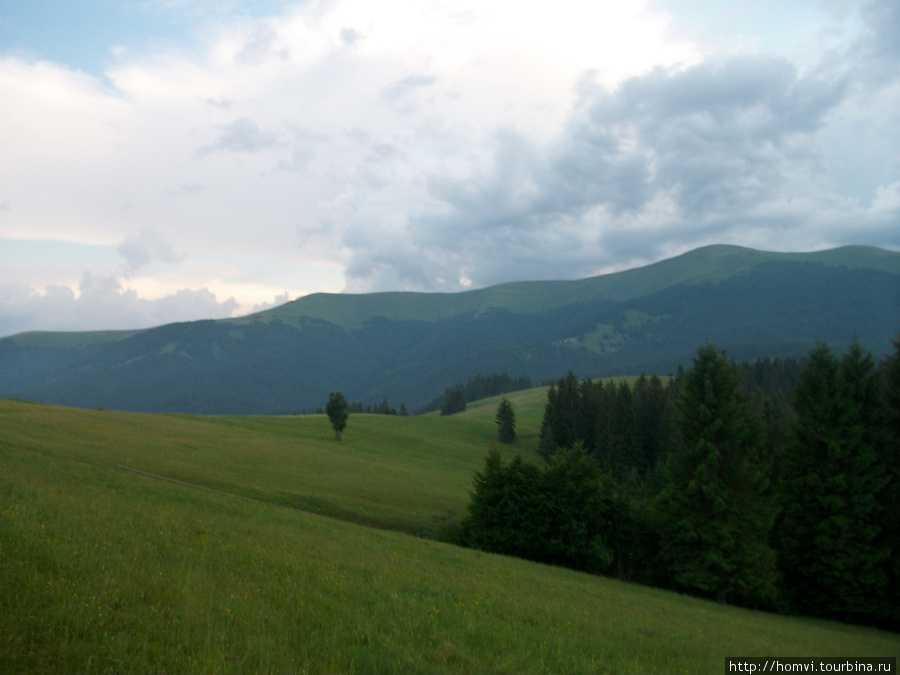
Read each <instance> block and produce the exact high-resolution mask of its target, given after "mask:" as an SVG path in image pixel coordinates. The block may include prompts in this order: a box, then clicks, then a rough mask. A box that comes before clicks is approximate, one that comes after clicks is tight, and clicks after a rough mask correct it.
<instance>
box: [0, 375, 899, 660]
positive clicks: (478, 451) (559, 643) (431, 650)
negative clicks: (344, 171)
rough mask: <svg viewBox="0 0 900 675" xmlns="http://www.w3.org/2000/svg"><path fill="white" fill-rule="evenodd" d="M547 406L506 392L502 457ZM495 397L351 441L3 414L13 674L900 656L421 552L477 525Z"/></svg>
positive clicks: (309, 420)
mask: <svg viewBox="0 0 900 675" xmlns="http://www.w3.org/2000/svg"><path fill="white" fill-rule="evenodd" d="M544 396H545V393H544V391H543V390H531V391H526V392H518V393H516V394H512V395H510V397H509V398H510V399H511V400H512V401H513V405H514V407H515V409H516V414H517V419H518V430H519V433H520V436H521V438H520V440H519V441H518V442H517V443H516V444H515V445H514V446H513V447H512V448H511V449H510V450H509V452H510V453H514V452H520V453H521V454H523V455H524V456H525V457H526V458H533V457H534V455H535V447H536V445H537V435H538V427H539V423H540V416H541V412H542V410H543V404H544ZM496 403H497V401H496V399H493V400H488V401H485V402H483V403H482V404H479V405H471V406H470V408H469V409H468V410H467V411H466V412H464V413H461V414H460V415H457V416H453V417H449V418H446V417H440V416H438V415H426V416H421V417H412V418H400V417H387V416H379V415H351V417H350V420H349V424H348V426H347V429H346V431H345V433H344V440H343V441H341V442H337V441H336V440H335V439H334V435H333V432H332V431H331V429H330V426H329V424H328V421H327V419H326V418H325V417H324V416H301V417H188V416H181V415H138V414H128V413H115V412H108V411H87V410H74V409H67V408H59V407H54V406H45V405H35V404H30V403H24V402H19V401H0V672H2V673H7V672H8V673H38V672H40V673H105V672H117V673H119V672H128V673H131V672H136V673H253V672H259V673H446V672H461V673H462V672H464V673H582V672H600V673H617V674H627V673H654V672H658V673H674V674H677V673H724V672H727V665H726V663H725V659H726V658H727V657H728V656H767V655H781V656H790V655H793V656H896V655H897V654H898V653H900V636H898V635H896V634H892V633H887V632H883V631H877V630H872V629H866V628H860V627H852V626H845V625H841V624H838V623H832V622H825V621H814V620H805V619H795V618H787V617H779V616H773V615H770V614H764V613H760V612H753V611H749V610H744V609H737V608H732V607H727V606H720V605H716V604H715V603H710V602H706V601H702V600H697V599H694V598H689V597H686V596H680V595H677V594H673V593H669V592H664V591H660V590H656V589H650V588H644V587H640V586H634V585H629V584H624V583H620V582H618V581H614V580H611V579H605V578H600V577H593V576H589V575H586V574H581V573H577V572H572V571H569V570H562V569H555V568H551V567H547V566H542V565H538V564H535V563H530V562H525V561H520V560H515V559H511V558H504V557H501V556H494V555H488V554H484V553H481V552H478V551H471V550H465V549H460V548H457V547H453V546H449V545H446V544H442V543H438V542H436V541H432V540H428V539H423V538H421V537H419V536H411V535H425V536H430V535H433V534H434V533H435V532H437V531H438V529H439V528H440V527H441V525H442V524H443V523H444V522H445V521H447V520H448V519H452V518H456V517H459V516H460V515H462V514H463V513H464V511H465V508H466V504H467V502H468V491H469V488H470V486H471V483H472V474H473V472H474V471H476V470H477V469H479V468H480V467H481V465H482V462H483V458H484V455H485V454H486V451H487V448H488V446H489V444H490V442H491V440H492V437H493V436H494V433H495V431H496V427H495V425H494V422H493V414H494V410H495V409H496ZM505 451H506V450H505ZM120 467H129V468H131V469H136V470H138V471H143V472H147V473H151V474H155V475H157V476H162V477H165V478H168V479H171V480H160V479H158V478H153V477H150V476H148V475H145V474H141V473H137V472H135V471H129V470H125V469H123V468H120ZM172 481H182V482H183V483H189V484H192V485H196V486H200V487H204V488H207V489H206V490H201V489H196V488H193V487H189V486H186V485H184V484H180V483H176V482H172ZM372 525H374V526H375V527H370V526H372Z"/></svg>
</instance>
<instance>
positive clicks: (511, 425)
mask: <svg viewBox="0 0 900 675" xmlns="http://www.w3.org/2000/svg"><path fill="white" fill-rule="evenodd" d="M496 419H497V437H498V438H499V439H500V442H501V443H512V442H513V441H515V440H516V413H515V411H514V410H513V407H512V403H510V402H509V399H507V398H506V397H505V396H504V397H503V398H502V399H500V405H498V406H497V416H496Z"/></svg>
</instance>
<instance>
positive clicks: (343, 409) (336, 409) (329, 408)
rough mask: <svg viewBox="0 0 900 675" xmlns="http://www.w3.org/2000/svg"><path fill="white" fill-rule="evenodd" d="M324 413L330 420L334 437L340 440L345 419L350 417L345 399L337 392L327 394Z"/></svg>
mask: <svg viewBox="0 0 900 675" xmlns="http://www.w3.org/2000/svg"><path fill="white" fill-rule="evenodd" d="M325 413H326V414H327V415H328V419H329V420H331V428H332V429H334V435H335V437H336V438H337V439H338V440H341V432H342V431H343V430H344V427H346V426H347V418H348V417H350V405H349V404H348V403H347V399H345V398H344V395H343V394H342V393H341V392H339V391H333V392H331V393H330V394H328V405H326V406H325Z"/></svg>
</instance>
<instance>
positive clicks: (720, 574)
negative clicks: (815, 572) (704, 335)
mask: <svg viewBox="0 0 900 675" xmlns="http://www.w3.org/2000/svg"><path fill="white" fill-rule="evenodd" d="M739 384H740V382H739V378H738V375H737V372H736V371H735V369H734V367H733V366H732V365H731V364H730V363H729V362H728V360H727V357H726V355H725V353H724V352H721V353H720V352H718V351H717V350H716V349H715V347H713V346H712V345H707V346H705V347H702V348H701V349H700V350H698V352H697V357H696V358H695V359H694V365H693V367H692V368H691V370H689V371H688V372H687V373H686V374H685V381H684V389H683V391H682V395H681V397H680V400H679V402H678V413H679V417H678V429H679V432H680V435H681V438H682V448H681V449H680V450H679V451H678V452H676V453H673V454H672V455H670V458H669V464H668V473H669V484H668V486H667V488H666V490H665V491H664V493H663V494H662V496H661V499H660V507H661V519H662V524H663V527H662V530H661V537H662V539H661V548H662V554H663V556H664V558H665V560H667V561H668V563H669V566H670V570H671V572H672V574H673V576H674V579H675V581H676V582H677V583H678V584H679V585H680V586H682V587H685V588H687V589H693V590H695V591H700V592H701V593H703V594H705V595H708V596H710V597H714V598H716V600H718V601H720V602H725V601H729V600H732V599H733V600H737V601H740V602H744V603H756V602H760V601H762V602H770V601H772V600H773V599H774V597H775V593H776V591H775V588H776V587H775V581H776V569H775V553H774V551H773V550H772V549H771V548H770V547H769V543H768V537H769V532H770V530H771V527H772V522H773V519H774V509H773V507H772V505H771V503H770V500H769V498H768V497H767V495H766V492H767V487H768V480H767V477H766V471H765V467H764V466H762V465H761V462H760V430H759V426H758V425H757V424H756V423H755V421H754V420H753V419H752V418H751V416H750V413H749V410H748V407H747V405H746V403H745V401H744V400H743V398H742V396H741V394H740V391H739Z"/></svg>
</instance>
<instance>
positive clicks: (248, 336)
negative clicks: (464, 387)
mask: <svg viewBox="0 0 900 675" xmlns="http://www.w3.org/2000/svg"><path fill="white" fill-rule="evenodd" d="M898 334H900V253H896V252H891V251H885V250H882V249H878V248H872V247H862V246H850V247H843V248H838V249H833V250H829V251H821V252H816V253H769V252H762V251H755V250H752V249H746V248H739V247H735V246H708V247H704V248H701V249H697V250H695V251H691V252H689V253H686V254H684V255H681V256H678V257H676V258H672V259H669V260H664V261H662V262H658V263H655V264H652V265H648V266H646V267H641V268H638V269H633V270H628V271H625V272H619V273H615V274H607V275H602V276H597V277H591V278H589V279H581V280H578V281H525V282H517V283H508V284H501V285H499V286H492V287H489V288H484V289H479V290H474V291H467V292H463V293H371V294H363V295H349V294H321V293H320V294H314V295H308V296H306V297H303V298H300V299H299V300H295V301H293V302H289V303H287V304H285V305H282V306H280V307H277V308H275V309H271V310H268V311H265V312H260V313H258V314H253V315H251V316H247V317H242V318H239V319H225V320H219V321H193V322H188V323H177V324H170V325H166V326H161V327H159V328H152V329H148V330H135V331H102V332H85V333H47V332H35V333H22V334H19V335H14V336H12V337H7V338H4V339H2V340H0V396H2V397H18V398H25V399H30V400H34V401H41V402H48V403H58V404H63V405H71V406H77V407H87V408H97V407H103V408H108V409H119V410H135V411H147V412H160V411H177V412H189V413H239V414H256V413H260V414H263V413H280V412H301V411H312V410H314V409H315V408H318V407H321V406H324V404H325V402H326V400H327V398H328V393H329V392H330V391H342V392H343V393H344V395H345V396H346V397H347V399H348V400H351V401H361V402H363V403H378V402H380V401H382V400H383V399H387V400H388V401H389V402H390V403H391V404H392V405H394V406H395V407H398V408H399V406H400V404H401V403H405V404H406V406H407V407H408V408H409V409H410V410H415V409H416V408H417V407H419V406H421V405H424V404H425V403H426V402H428V401H429V400H431V399H433V398H434V397H435V396H437V395H438V394H440V393H441V392H442V391H443V390H444V389H445V388H446V387H448V386H452V385H453V384H456V383H462V382H464V381H465V380H467V379H468V378H469V377H472V376H474V375H476V374H490V373H499V372H507V373H509V374H510V375H512V376H522V375H528V376H530V377H531V378H532V381H534V382H536V383H537V382H541V381H543V380H545V379H548V378H558V377H561V376H563V375H565V373H566V372H567V371H568V370H569V369H571V370H573V371H574V372H575V373H576V375H577V376H578V377H582V378H583V377H600V376H607V375H623V374H639V373H641V372H647V373H651V372H656V373H659V374H666V373H671V372H674V371H675V370H676V369H677V367H678V365H679V364H683V365H685V366H689V365H690V364H691V358H692V357H693V355H694V354H695V352H696V350H697V348H698V347H699V346H701V345H703V344H705V343H706V342H711V343H713V344H715V345H716V346H717V347H720V348H722V349H725V350H727V352H728V354H729V356H730V357H731V358H733V359H736V360H748V359H754V358H757V357H767V356H768V357H786V356H801V355H803V354H805V353H807V352H808V351H809V350H810V348H812V346H813V345H814V344H815V343H816V342H817V341H820V340H825V341H828V342H829V344H831V345H832V346H833V347H834V348H835V349H836V350H842V349H843V347H844V346H845V345H846V344H847V343H848V342H849V341H851V340H853V339H854V338H855V339H858V340H859V342H860V343H861V344H862V345H863V346H864V347H865V348H867V349H870V350H872V351H873V352H875V353H876V355H877V356H879V357H880V356H882V355H884V354H886V353H888V352H889V351H890V350H891V340H892V339H897V337H898Z"/></svg>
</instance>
